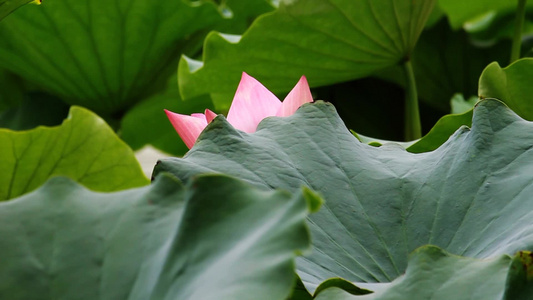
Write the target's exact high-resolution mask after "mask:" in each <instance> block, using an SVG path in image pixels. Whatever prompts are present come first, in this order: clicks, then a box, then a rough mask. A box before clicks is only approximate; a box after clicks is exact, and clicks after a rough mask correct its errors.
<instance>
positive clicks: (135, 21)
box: [0, 0, 223, 113]
mask: <svg viewBox="0 0 533 300" xmlns="http://www.w3.org/2000/svg"><path fill="white" fill-rule="evenodd" d="M221 20H223V17H222V15H221V14H220V12H219V10H218V7H217V6H216V5H215V4H214V3H212V2H195V3H191V2H187V1H184V0H173V1H129V0H118V1H111V2H110V1H107V0H93V1H77V0H61V1H59V0H58V1H48V2H46V3H44V4H43V5H41V6H39V7H37V6H34V5H28V6H26V7H23V8H21V9H19V10H17V11H16V12H15V13H13V14H12V15H10V17H9V18H6V19H5V20H3V21H2V22H1V23H0V66H3V67H5V68H7V69H9V70H11V71H13V72H15V73H17V74H19V75H20V76H22V77H23V78H25V79H27V80H29V81H31V82H34V83H36V84H38V85H40V86H41V87H43V88H45V89H47V90H48V91H52V92H53V93H55V94H57V95H59V96H61V97H62V98H64V100H65V101H67V102H69V103H70V104H76V105H82V106H85V107H88V108H91V109H92V110H95V111H98V112H105V113H111V112H116V111H120V110H122V109H124V108H127V107H129V106H131V105H132V104H134V103H135V102H136V101H138V100H140V99H142V98H143V97H144V96H146V95H147V94H150V93H152V92H153V91H154V90H156V89H157V88H159V87H160V86H161V85H162V84H164V81H165V80H166V79H167V78H168V76H169V74H171V73H172V72H175V68H176V62H177V59H178V57H179V55H180V54H181V53H189V54H191V53H194V52H196V51H197V50H198V48H199V46H200V45H201V41H202V39H201V38H202V37H203V36H204V35H205V30H206V29H209V28H212V27H213V26H214V24H216V23H217V22H220V21H221Z"/></svg>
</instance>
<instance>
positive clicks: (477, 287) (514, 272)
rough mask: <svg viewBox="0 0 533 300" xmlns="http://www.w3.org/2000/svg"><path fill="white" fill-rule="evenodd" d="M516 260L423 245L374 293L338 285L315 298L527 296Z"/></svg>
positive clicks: (485, 298) (374, 299) (395, 299)
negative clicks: (360, 293)
mask: <svg viewBox="0 0 533 300" xmlns="http://www.w3.org/2000/svg"><path fill="white" fill-rule="evenodd" d="M520 281H527V278H526V274H525V272H524V268H523V266H522V264H521V263H520V262H519V261H516V260H515V259H512V258H511V257H509V256H507V255H502V256H499V257H497V258H492V259H482V260H481V259H474V258H466V257H460V256H455V255H450V254H449V253H446V252H445V251H443V250H441V249H440V248H438V247H435V246H424V247H421V248H419V249H417V250H416V251H415V252H414V253H412V254H411V255H410V258H409V264H408V266H407V270H406V272H405V275H402V276H401V277H399V278H398V279H396V280H395V281H394V282H392V283H390V284H380V285H382V286H380V287H379V288H380V290H379V291H377V292H376V293H373V294H369V295H365V296H355V295H350V294H348V293H347V292H346V291H344V290H343V289H340V288H331V289H327V290H325V291H323V292H321V293H319V294H318V297H316V298H315V299H317V300H326V299H328V300H370V299H372V300H378V299H383V300H384V299H388V300H405V299H417V300H425V299H478V300H491V299H493V300H501V299H514V300H517V299H524V300H525V299H528V298H527V297H530V296H531V295H532V293H533V290H532V289H531V287H532V286H533V282H530V283H529V284H530V286H529V287H527V286H526V285H520Z"/></svg>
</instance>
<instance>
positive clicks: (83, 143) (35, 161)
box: [0, 107, 149, 201]
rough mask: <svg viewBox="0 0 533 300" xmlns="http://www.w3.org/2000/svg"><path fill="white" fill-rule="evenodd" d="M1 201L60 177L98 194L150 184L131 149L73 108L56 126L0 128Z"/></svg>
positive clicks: (95, 118)
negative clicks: (17, 129)
mask: <svg viewBox="0 0 533 300" xmlns="http://www.w3.org/2000/svg"><path fill="white" fill-rule="evenodd" d="M0 145H1V146H0V170H2V171H1V172H0V201H2V200H6V199H11V198H14V197H17V196H19V195H22V194H24V193H27V192H29V191H32V190H34V189H36V188H37V187H39V186H40V185H42V184H43V183H44V182H46V181H47V180H48V179H49V178H50V177H51V176H57V175H63V176H67V177H69V178H72V179H74V180H76V181H78V182H80V183H81V184H83V185H85V186H86V187H88V188H90V189H93V190H98V191H116V190H122V189H127V188H132V187H138V186H142V185H146V184H148V182H149V181H148V179H147V178H146V177H145V176H144V174H143V172H142V170H141V167H140V165H139V162H138V161H137V160H136V159H135V156H134V154H133V151H132V150H131V149H130V148H129V147H128V145H126V144H125V143H124V142H123V141H121V140H120V139H119V138H118V137H117V136H116V135H115V133H114V132H113V130H112V129H111V128H109V126H108V125H107V124H106V123H105V122H104V121H103V120H102V119H101V118H99V117H98V116H97V115H95V114H94V113H92V112H90V111H88V110H86V109H84V108H80V107H72V108H71V110H70V113H69V116H68V118H67V119H66V120H65V121H64V122H63V124H62V125H61V126H58V127H38V128H35V129H33V130H29V131H13V130H9V129H0Z"/></svg>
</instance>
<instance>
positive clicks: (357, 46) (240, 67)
mask: <svg viewBox="0 0 533 300" xmlns="http://www.w3.org/2000/svg"><path fill="white" fill-rule="evenodd" d="M434 4H435V0H428V1H411V0H394V1H390V0H372V1H370V0H356V1H354V0H334V1H330V0H296V1H282V2H281V3H280V5H279V8H278V9H277V10H276V11H274V12H272V13H269V14H265V15H263V16H261V17H259V18H257V19H256V21H255V22H254V23H253V24H252V26H251V27H250V28H249V29H248V31H246V32H245V33H244V34H243V35H242V36H236V35H231V36H230V35H225V34H220V33H215V32H213V33H211V34H209V35H208V37H207V38H206V41H205V44H204V55H203V61H195V60H192V59H189V58H187V57H183V58H182V59H181V61H180V64H179V69H178V75H179V76H178V79H179V84H180V90H181V93H182V95H183V97H184V98H185V99H189V98H192V97H195V96H198V95H201V94H206V93H210V94H211V95H212V97H213V99H214V101H215V106H217V107H218V108H221V109H224V108H226V107H228V106H229V103H230V101H231V98H232V96H233V94H234V92H235V89H236V87H237V84H238V82H239V79H240V76H241V73H242V72H243V71H245V72H247V73H248V74H250V75H252V76H254V77H255V78H257V79H258V80H259V81H261V82H262V83H263V84H264V85H265V86H267V87H268V88H269V89H271V90H272V91H273V92H274V93H281V92H288V91H289V90H290V89H291V88H292V86H293V85H294V83H296V80H297V79H298V78H299V77H300V76H302V75H305V76H306V77H307V79H308V80H309V84H310V85H311V86H313V87H316V86H323V85H328V84H332V83H338V82H343V81H347V80H350V79H355V78H361V77H364V76H367V75H369V74H371V73H373V72H376V71H377V70H380V69H383V68H385V67H389V66H392V65H395V64H397V63H399V62H401V61H402V60H403V59H405V58H406V57H408V56H409V54H410V53H411V51H412V50H413V48H414V46H415V43H416V41H417V39H418V36H419V35H420V33H421V31H422V29H423V28H424V24H425V21H426V20H427V18H428V16H429V14H430V13H431V10H432V8H433V6H434ZM272 49H276V50H275V51H272Z"/></svg>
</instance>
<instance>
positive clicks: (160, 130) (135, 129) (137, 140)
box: [120, 76, 214, 156]
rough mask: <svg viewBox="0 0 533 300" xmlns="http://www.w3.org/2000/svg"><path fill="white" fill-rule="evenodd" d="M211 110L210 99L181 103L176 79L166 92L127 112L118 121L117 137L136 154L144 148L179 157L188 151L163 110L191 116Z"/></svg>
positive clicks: (171, 82) (172, 80)
mask: <svg viewBox="0 0 533 300" xmlns="http://www.w3.org/2000/svg"><path fill="white" fill-rule="evenodd" d="M206 108H207V109H211V110H213V109H214V107H213V104H212V102H211V99H209V97H202V98H197V99H195V100H193V101H183V100H182V99H181V97H180V93H179V90H178V83H177V81H176V77H175V76H173V77H172V79H171V80H169V84H168V86H167V89H166V90H165V91H164V92H162V93H160V94H157V95H155V96H152V97H150V98H148V99H146V100H144V101H143V102H141V103H139V104H137V105H136V106H134V107H133V108H132V109H130V110H129V111H128V112H127V113H126V115H124V117H123V118H122V120H121V131H120V137H121V138H122V139H123V140H124V141H125V142H126V143H128V145H130V147H132V148H133V150H138V149H140V148H142V147H143V146H144V145H146V144H151V145H153V146H154V147H156V148H158V149H160V150H162V151H164V152H166V153H170V154H173V155H176V156H182V155H183V154H185V152H187V151H189V148H187V146H185V143H183V141H182V140H181V138H180V137H179V136H177V135H176V130H175V129H174V127H172V124H171V123H170V121H169V120H168V118H167V117H166V115H165V112H164V109H168V110H170V111H173V112H176V113H180V114H185V115H190V114H192V113H203V112H204V111H205V109H206Z"/></svg>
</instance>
